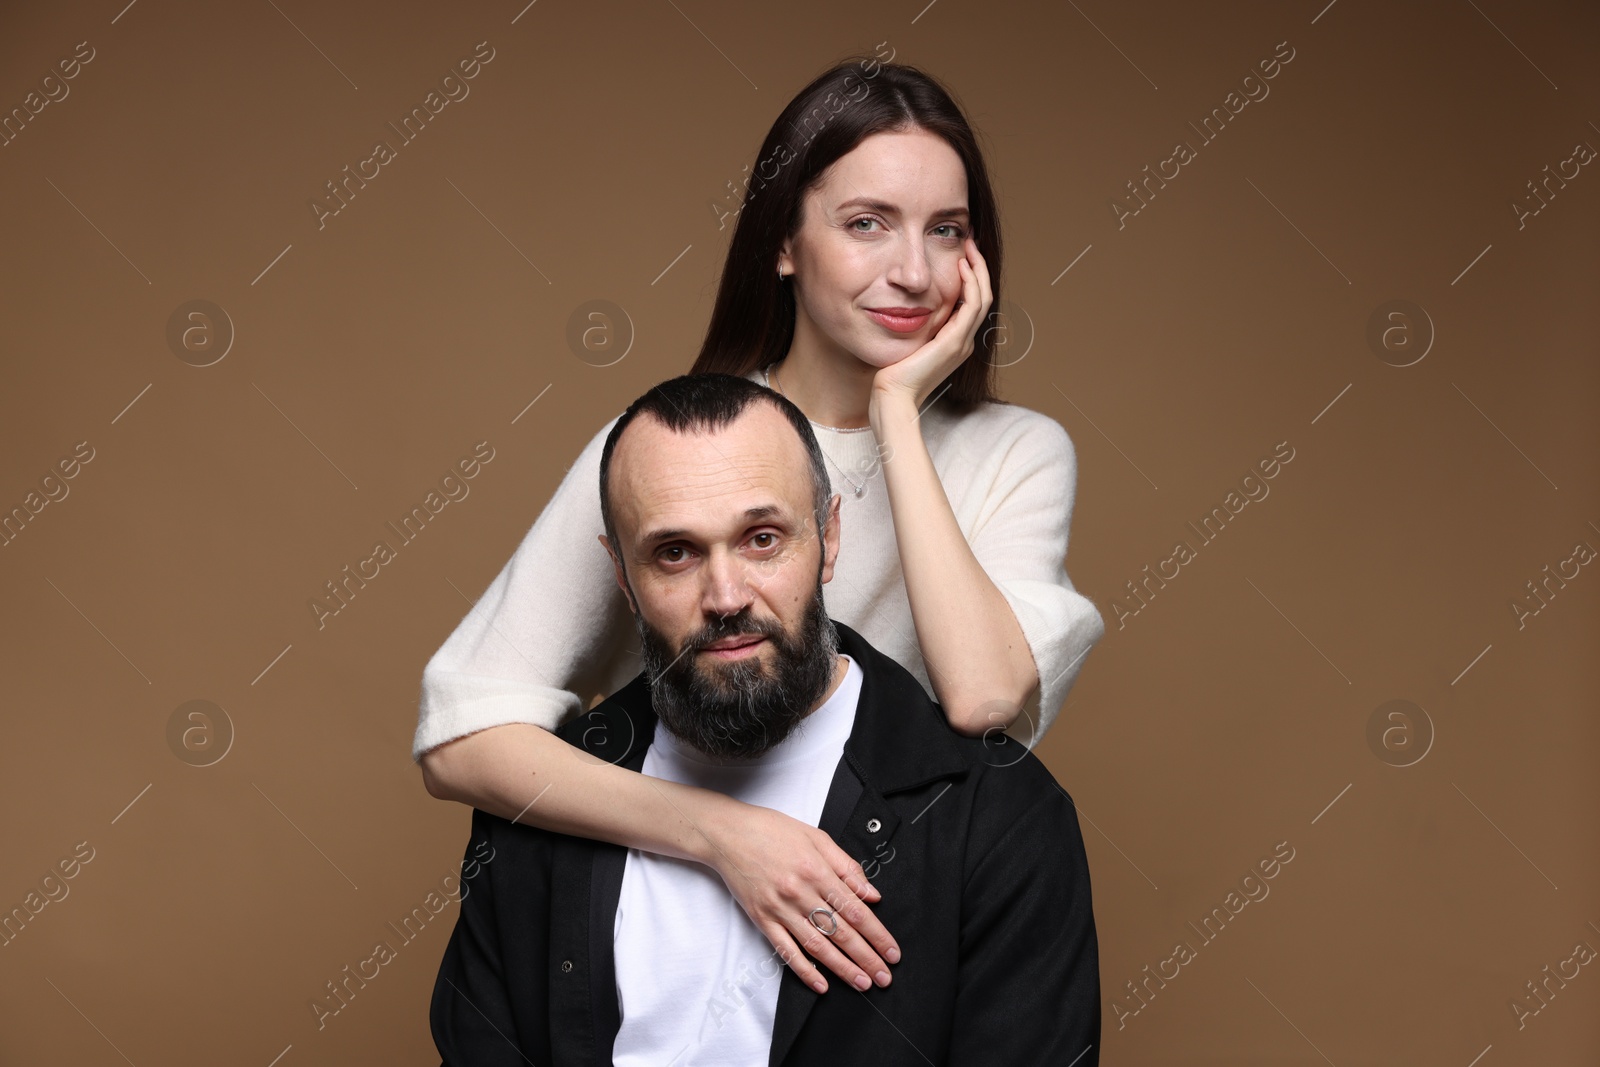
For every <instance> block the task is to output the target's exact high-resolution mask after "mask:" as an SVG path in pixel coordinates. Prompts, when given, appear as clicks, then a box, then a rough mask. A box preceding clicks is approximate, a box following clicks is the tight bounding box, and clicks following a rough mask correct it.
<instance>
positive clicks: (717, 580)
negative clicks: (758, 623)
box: [703, 550, 755, 616]
mask: <svg viewBox="0 0 1600 1067" xmlns="http://www.w3.org/2000/svg"><path fill="white" fill-rule="evenodd" d="M705 575H706V587H705V594H704V597H703V600H704V605H703V606H704V607H705V610H706V611H708V612H711V613H713V614H716V615H720V616H728V615H736V614H738V613H739V612H740V611H743V610H744V609H745V608H747V607H749V606H750V603H751V601H752V600H753V599H754V598H755V593H754V589H753V588H752V586H751V582H750V569H749V567H748V566H747V565H746V563H745V562H744V561H743V560H741V559H739V558H738V557H737V556H736V555H734V554H733V553H731V552H726V551H720V550H719V551H713V552H712V553H711V555H710V556H709V557H708V558H707V560H706V568H705Z"/></svg>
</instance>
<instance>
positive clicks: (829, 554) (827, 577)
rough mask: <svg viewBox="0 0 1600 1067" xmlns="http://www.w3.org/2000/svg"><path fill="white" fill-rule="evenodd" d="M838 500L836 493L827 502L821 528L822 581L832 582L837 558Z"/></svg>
mask: <svg viewBox="0 0 1600 1067" xmlns="http://www.w3.org/2000/svg"><path fill="white" fill-rule="evenodd" d="M839 500H840V496H839V494H838V493H835V494H833V496H832V498H831V499H829V501H828V521H827V522H826V523H824V524H823V527H822V580H823V581H824V582H830V581H832V580H833V561H834V560H835V559H837V558H838V556H839Z"/></svg>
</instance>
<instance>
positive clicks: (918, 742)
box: [835, 623, 1071, 818]
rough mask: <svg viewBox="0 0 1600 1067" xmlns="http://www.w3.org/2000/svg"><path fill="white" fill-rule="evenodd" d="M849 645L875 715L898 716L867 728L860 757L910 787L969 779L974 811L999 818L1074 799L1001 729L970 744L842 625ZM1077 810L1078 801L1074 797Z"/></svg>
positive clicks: (918, 689) (899, 672) (904, 674)
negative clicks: (886, 769) (1056, 800)
mask: <svg viewBox="0 0 1600 1067" xmlns="http://www.w3.org/2000/svg"><path fill="white" fill-rule="evenodd" d="M835 625H836V626H838V627H839V629H840V633H841V644H842V647H843V649H844V650H845V651H848V652H851V653H853V654H854V655H855V658H856V659H857V660H858V662H860V664H861V668H862V671H863V673H864V675H865V678H866V680H865V682H864V683H863V690H862V691H863V696H864V697H869V695H870V697H869V699H870V700H871V702H872V703H873V704H875V705H877V706H876V707H874V708H873V709H872V712H871V713H872V714H877V715H890V714H892V713H893V711H894V710H895V709H899V710H900V711H902V712H907V711H909V712H910V714H901V715H896V716H895V718H894V720H893V721H892V723H891V722H888V721H885V722H880V723H878V724H875V725H876V726H877V729H873V728H872V725H873V724H863V725H865V726H867V729H864V730H858V731H857V734H856V735H855V737H853V740H855V739H856V738H859V739H860V742H861V743H860V746H859V748H858V749H857V750H858V751H865V752H868V753H871V754H872V755H873V756H874V757H875V758H876V760H877V762H878V763H879V764H880V765H889V766H892V767H893V770H894V774H893V775H892V778H894V779H896V780H899V781H902V782H906V783H910V782H913V781H918V780H928V779H929V778H931V777H934V776H947V777H960V778H965V779H969V780H968V781H967V783H966V789H967V791H968V792H969V794H970V796H971V797H972V803H973V804H974V805H978V804H981V805H983V806H984V807H985V808H989V809H993V811H994V813H995V815H996V816H997V817H1002V818H1003V817H1005V816H1006V815H1007V814H1015V813H1020V812H1022V811H1025V810H1027V809H1028V808H1030V807H1032V806H1034V805H1036V804H1038V803H1039V802H1040V801H1041V800H1044V799H1047V798H1048V797H1050V796H1052V795H1055V794H1060V795H1061V796H1066V791H1065V790H1063V789H1062V788H1061V786H1060V784H1059V783H1058V782H1057V781H1056V779H1055V776H1054V775H1053V774H1051V773H1050V769H1049V768H1048V767H1046V766H1045V765H1044V762H1043V761H1042V760H1040V759H1039V757H1038V756H1037V755H1035V754H1034V753H1033V751H1032V749H1031V748H1029V746H1027V745H1025V744H1023V743H1022V742H1021V741H1018V740H1016V739H1015V738H1013V737H1011V736H1009V735H1008V734H1006V733H1005V732H1004V731H1003V730H1002V729H1000V728H999V727H996V728H995V729H993V730H990V731H987V732H985V733H984V734H983V735H982V736H979V737H968V736H966V735H965V734H962V733H959V732H957V731H956V729H955V728H954V727H953V726H951V725H950V720H949V718H948V717H947V716H946V715H945V712H944V709H943V708H942V707H941V706H940V705H939V704H938V703H937V702H936V701H934V700H933V699H931V698H930V697H929V696H928V694H927V691H926V690H924V689H923V688H922V684H921V683H920V682H918V681H917V679H916V678H915V677H914V676H913V675H912V674H911V672H910V671H909V670H907V669H906V668H905V667H904V666H903V665H901V664H900V663H898V662H897V661H895V660H894V659H892V658H890V657H889V656H887V655H886V654H884V653H882V652H879V651H878V650H877V649H876V648H874V647H873V646H872V645H871V644H870V643H868V642H867V641H866V640H865V639H864V638H862V637H861V636H860V635H859V634H857V633H855V632H854V631H853V630H850V629H849V628H848V627H846V626H844V625H843V624H840V623H835ZM1067 800H1068V802H1069V803H1070V801H1071V798H1070V797H1067Z"/></svg>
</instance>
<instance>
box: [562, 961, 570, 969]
mask: <svg viewBox="0 0 1600 1067" xmlns="http://www.w3.org/2000/svg"><path fill="white" fill-rule="evenodd" d="M561 969H562V970H563V971H570V970H572V961H571V960H562V961H561Z"/></svg>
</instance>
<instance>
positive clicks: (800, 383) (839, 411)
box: [767, 314, 877, 430]
mask: <svg viewBox="0 0 1600 1067" xmlns="http://www.w3.org/2000/svg"><path fill="white" fill-rule="evenodd" d="M773 371H776V372H777V375H776V379H775V380H774V375H773ZM876 373H877V368H876V367H872V366H870V365H868V364H866V363H863V362H862V361H861V360H859V359H857V358H856V357H855V356H853V355H851V354H850V353H849V352H846V351H845V350H844V349H842V348H840V347H839V346H838V345H836V344H833V343H832V342H831V341H830V340H828V339H827V338H825V337H819V336H818V331H817V330H816V327H815V326H813V325H812V324H811V322H810V320H809V319H807V318H806V316H805V315H804V314H801V315H797V316H796V317H795V336H794V339H793V340H792V341H791V342H790V343H789V351H788V353H787V355H785V356H784V358H783V360H782V361H781V362H779V363H776V364H774V365H773V366H772V367H769V368H768V370H767V380H768V382H769V383H772V384H773V385H774V388H776V389H777V391H778V392H780V393H782V394H783V395H784V396H786V397H788V398H789V400H790V401H791V402H792V403H793V404H794V405H795V407H797V408H799V409H800V410H801V411H802V412H804V413H805V416H806V418H808V419H810V420H811V421H812V422H815V423H819V424H821V425H823V426H831V427H833V428H835V429H839V430H853V429H861V428H862V427H865V426H868V425H870V423H869V421H868V417H867V410H868V406H869V402H870V400H871V399H872V379H873V375H875V374H876Z"/></svg>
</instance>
